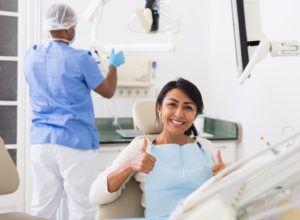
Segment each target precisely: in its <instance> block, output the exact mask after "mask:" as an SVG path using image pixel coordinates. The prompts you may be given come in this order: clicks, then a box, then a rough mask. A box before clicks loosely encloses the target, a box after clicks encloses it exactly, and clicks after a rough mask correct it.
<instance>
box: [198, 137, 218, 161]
mask: <svg viewBox="0 0 300 220" xmlns="http://www.w3.org/2000/svg"><path fill="white" fill-rule="evenodd" d="M196 141H197V142H199V143H200V144H201V147H202V148H203V150H205V151H206V152H207V153H209V154H210V155H211V156H213V157H214V156H215V153H216V150H215V147H214V144H213V143H212V142H211V141H210V140H208V139H206V138H203V137H197V138H196Z"/></svg>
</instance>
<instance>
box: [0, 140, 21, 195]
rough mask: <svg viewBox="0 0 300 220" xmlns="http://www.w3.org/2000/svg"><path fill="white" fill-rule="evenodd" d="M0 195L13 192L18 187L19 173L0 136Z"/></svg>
mask: <svg viewBox="0 0 300 220" xmlns="http://www.w3.org/2000/svg"><path fill="white" fill-rule="evenodd" d="M0 180H1V181H0V195H5V194H9V193H13V192H15V191H16V190H17V189H18V187H19V183H20V180H19V175H18V171H17V169H16V166H15V164H14V162H13V161H12V159H11V157H10V155H9V154H8V151H7V149H6V147H5V144H4V141H3V139H2V138H1V137H0Z"/></svg>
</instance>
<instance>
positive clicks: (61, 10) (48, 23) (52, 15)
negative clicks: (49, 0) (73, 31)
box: [44, 4, 77, 31]
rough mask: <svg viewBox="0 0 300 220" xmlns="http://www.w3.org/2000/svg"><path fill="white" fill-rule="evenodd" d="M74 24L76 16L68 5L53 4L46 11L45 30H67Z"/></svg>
mask: <svg viewBox="0 0 300 220" xmlns="http://www.w3.org/2000/svg"><path fill="white" fill-rule="evenodd" d="M76 24H77V16H76V13H75V11H74V10H73V9H72V8H71V7H70V6H68V5H64V4H55V5H52V6H51V7H50V8H49V9H48V11H47V12H46V20H45V25H44V29H45V30H46V31H52V30H67V29H69V28H71V27H73V26H75V25H76Z"/></svg>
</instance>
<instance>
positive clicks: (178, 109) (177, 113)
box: [175, 107, 183, 116]
mask: <svg viewBox="0 0 300 220" xmlns="http://www.w3.org/2000/svg"><path fill="white" fill-rule="evenodd" d="M175 114H176V116H182V115H183V110H182V108H180V107H178V108H177V109H176V112H175Z"/></svg>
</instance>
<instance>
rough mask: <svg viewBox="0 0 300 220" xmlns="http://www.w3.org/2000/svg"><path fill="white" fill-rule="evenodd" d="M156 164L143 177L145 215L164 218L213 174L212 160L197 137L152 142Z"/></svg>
mask: <svg viewBox="0 0 300 220" xmlns="http://www.w3.org/2000/svg"><path fill="white" fill-rule="evenodd" d="M149 153H151V154H152V155H153V156H154V157H155V158H156V163H155V166H154V168H153V170H152V172H150V173H149V174H148V175H146V177H145V202H146V219H149V220H165V219H168V218H169V215H170V213H171V212H172V211H173V210H174V209H175V208H176V205H177V204H178V202H179V201H181V200H182V199H184V198H186V197H187V196H188V195H189V194H191V193H192V192H193V191H195V190H196V189H197V188H198V187H199V186H201V185H202V184H203V183H204V182H205V181H207V180H208V179H209V178H210V177H212V172H211V167H212V166H213V160H212V158H211V157H210V156H209V155H208V153H207V152H205V151H204V150H203V149H202V147H201V144H200V143H199V142H197V141H195V142H194V143H189V144H185V145H183V146H180V145H177V144H163V145H152V146H151V148H150V151H149Z"/></svg>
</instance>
